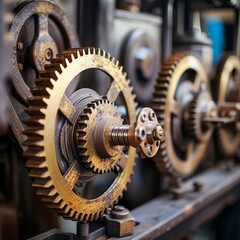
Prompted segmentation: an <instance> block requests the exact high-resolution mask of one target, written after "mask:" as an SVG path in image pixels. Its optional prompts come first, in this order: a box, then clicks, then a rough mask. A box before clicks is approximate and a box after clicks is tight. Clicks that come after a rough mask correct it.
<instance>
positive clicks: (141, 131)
mask: <svg viewBox="0 0 240 240" xmlns="http://www.w3.org/2000/svg"><path fill="white" fill-rule="evenodd" d="M137 139H138V140H139V142H142V141H144V140H145V139H146V129H145V128H144V127H139V128H138V129H137Z"/></svg>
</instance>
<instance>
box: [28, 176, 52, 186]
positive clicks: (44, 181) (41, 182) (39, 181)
mask: <svg viewBox="0 0 240 240" xmlns="http://www.w3.org/2000/svg"><path fill="white" fill-rule="evenodd" d="M52 185H53V184H52V181H51V179H50V178H35V179H34V180H33V182H32V186H33V187H37V188H50V187H51V186H52Z"/></svg>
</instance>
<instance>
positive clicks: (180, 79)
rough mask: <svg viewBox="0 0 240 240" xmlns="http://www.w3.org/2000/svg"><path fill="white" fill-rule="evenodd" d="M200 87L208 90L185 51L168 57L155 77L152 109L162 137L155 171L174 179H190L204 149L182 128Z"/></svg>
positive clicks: (202, 74)
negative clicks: (161, 130) (162, 134)
mask: <svg viewBox="0 0 240 240" xmlns="http://www.w3.org/2000/svg"><path fill="white" fill-rule="evenodd" d="M203 86H204V88H206V89H209V83H208V80H207V75H206V73H205V71H204V68H203V67H202V64H201V62H200V61H199V60H198V58H197V57H196V56H194V55H193V54H192V53H188V52H179V53H175V54H174V55H173V56H172V57H170V58H169V59H168V60H167V61H166V62H165V63H164V64H163V65H162V68H161V71H160V73H159V77H158V78H157V83H156V86H155V92H154V100H153V107H152V108H153V110H154V111H155V112H156V114H157V117H158V121H159V123H160V124H161V126H162V127H163V129H164V131H165V136H164V139H163V141H162V143H161V146H160V148H159V152H158V154H157V155H156V157H155V158H154V160H155V163H156V166H157V168H158V169H159V171H161V172H164V173H166V174H170V175H171V176H173V177H175V178H186V177H188V176H190V175H191V174H192V173H193V172H194V170H195V169H196V167H197V166H198V164H199V163H200V161H201V159H202V157H203V154H204V152H205V149H206V147H207V144H206V143H198V142H197V141H196V140H194V139H192V137H191V135H190V134H189V133H187V132H186V131H185V130H184V129H183V126H184V124H185V119H184V117H185V110H186V109H188V106H189V103H190V102H191V101H192V100H193V98H194V95H195V94H196V93H198V92H199V91H201V88H202V87H203Z"/></svg>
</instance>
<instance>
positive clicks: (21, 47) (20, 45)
mask: <svg viewBox="0 0 240 240" xmlns="http://www.w3.org/2000/svg"><path fill="white" fill-rule="evenodd" d="M17 48H18V50H22V49H23V43H22V42H19V43H18V44H17Z"/></svg>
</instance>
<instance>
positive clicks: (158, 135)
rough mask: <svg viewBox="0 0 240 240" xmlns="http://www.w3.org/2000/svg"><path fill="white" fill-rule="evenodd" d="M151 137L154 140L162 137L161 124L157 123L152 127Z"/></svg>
mask: <svg viewBox="0 0 240 240" xmlns="http://www.w3.org/2000/svg"><path fill="white" fill-rule="evenodd" d="M153 138H154V139H155V140H162V138H163V129H162V126H161V125H159V124H158V125H157V126H156V127H155V128H154V129H153Z"/></svg>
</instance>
